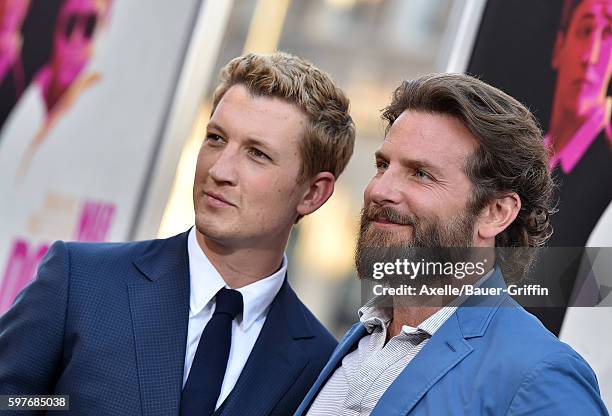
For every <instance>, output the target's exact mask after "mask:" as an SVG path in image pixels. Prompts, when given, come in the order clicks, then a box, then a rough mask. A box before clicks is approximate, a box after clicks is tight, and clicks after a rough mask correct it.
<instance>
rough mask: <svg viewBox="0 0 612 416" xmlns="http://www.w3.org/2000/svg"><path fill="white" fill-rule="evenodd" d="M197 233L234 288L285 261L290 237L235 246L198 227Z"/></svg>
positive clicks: (212, 259) (213, 260)
mask: <svg viewBox="0 0 612 416" xmlns="http://www.w3.org/2000/svg"><path fill="white" fill-rule="evenodd" d="M195 233H196V240H197V242H198V246H199V247H200V248H201V249H202V251H203V252H204V254H205V255H206V257H207V258H208V260H209V261H210V262H211V264H212V265H213V266H214V267H215V269H216V270H217V271H218V272H219V274H220V275H221V277H223V280H225V283H227V285H228V286H229V287H231V288H233V289H239V288H241V287H244V286H247V285H250V284H251V283H255V282H257V281H259V280H261V279H263V278H265V277H268V276H270V275H272V274H273V273H274V272H276V271H277V270H278V269H279V267H280V266H281V264H282V261H283V252H284V248H285V246H286V241H285V243H284V244H279V245H278V246H276V247H241V248H235V247H228V246H224V245H222V244H219V243H217V242H215V241H213V240H211V239H209V238H206V237H205V236H204V235H203V234H201V233H200V232H199V231H197V230H195ZM287 237H288V236H287Z"/></svg>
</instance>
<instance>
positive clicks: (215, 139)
mask: <svg viewBox="0 0 612 416" xmlns="http://www.w3.org/2000/svg"><path fill="white" fill-rule="evenodd" d="M204 141H206V142H208V143H210V144H221V143H223V142H224V141H225V140H224V139H223V137H221V136H219V135H217V134H207V135H206V138H205V139H204Z"/></svg>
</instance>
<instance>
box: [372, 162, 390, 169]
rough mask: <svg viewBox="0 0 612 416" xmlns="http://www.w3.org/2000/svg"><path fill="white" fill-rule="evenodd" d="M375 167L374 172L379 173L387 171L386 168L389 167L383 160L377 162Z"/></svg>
mask: <svg viewBox="0 0 612 416" xmlns="http://www.w3.org/2000/svg"><path fill="white" fill-rule="evenodd" d="M375 165H376V170H377V171H380V172H382V171H385V170H387V168H388V167H389V164H388V163H387V162H385V161H384V160H377V161H376V162H375Z"/></svg>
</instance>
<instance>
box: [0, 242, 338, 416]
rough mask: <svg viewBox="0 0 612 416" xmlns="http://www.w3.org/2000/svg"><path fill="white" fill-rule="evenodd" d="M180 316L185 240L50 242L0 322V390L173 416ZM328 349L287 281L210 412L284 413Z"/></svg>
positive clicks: (182, 344) (73, 410) (103, 411)
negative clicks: (227, 389) (239, 368)
mask: <svg viewBox="0 0 612 416" xmlns="http://www.w3.org/2000/svg"><path fill="white" fill-rule="evenodd" d="M188 317H189V258H188V254H187V233H183V234H179V235H177V236H175V237H171V238H169V239H165V240H150V241H142V242H130V243H100V244H98V243H95V244H91V243H64V242H57V243H55V244H53V245H52V246H51V248H50V249H49V252H48V254H47V255H46V257H45V259H44V260H43V261H42V263H41V266H40V267H39V270H38V275H37V277H36V279H35V280H34V281H33V282H32V283H31V284H30V285H29V286H28V287H27V288H25V289H24V290H23V292H22V293H21V294H20V295H19V296H18V298H17V299H16V301H15V304H14V305H13V307H12V308H11V309H9V310H8V311H7V312H6V314H5V315H4V316H2V317H0V394H67V395H69V396H70V412H61V414H75V415H104V416H109V415H121V416H125V415H147V416H152V415H164V416H168V415H178V414H179V406H180V396H181V389H182V381H183V365H184V360H185V348H186V342H187V325H188ZM336 345H337V342H336V340H335V339H334V338H333V337H332V336H331V334H330V333H329V332H328V331H327V330H326V329H325V328H324V327H323V326H322V325H321V324H320V323H319V321H318V320H317V319H316V318H315V317H314V316H313V315H312V314H311V313H310V311H309V310H308V309H307V308H306V307H305V306H304V305H303V304H302V302H301V301H300V300H299V299H298V298H297V296H296V294H295V293H294V291H293V290H292V289H291V287H290V285H289V283H288V282H287V281H286V278H285V282H284V283H283V286H282V287H281V289H280V291H279V293H278V294H277V296H276V297H275V298H274V300H273V302H272V304H271V306H270V310H269V312H268V315H267V318H266V322H265V324H264V326H263V328H262V330H261V333H260V334H259V337H258V338H257V341H256V343H255V346H254V347H253V350H252V352H251V354H250V356H249V358H248V360H247V362H246V364H245V366H244V369H243V370H242V373H241V375H240V377H239V379H238V381H237V383H236V385H235V387H234V389H233V390H232V392H231V393H230V395H229V396H228V397H227V399H226V400H225V401H224V403H223V405H222V407H221V408H220V409H219V410H218V411H217V412H216V414H219V415H279V416H280V415H290V414H292V413H293V412H294V411H295V409H296V408H297V406H298V405H299V403H300V402H301V400H302V399H303V397H304V396H305V394H306V393H307V392H308V389H309V388H310V386H311V385H312V384H313V383H314V381H315V380H316V377H317V375H318V374H319V372H320V371H321V369H322V368H323V366H324V365H325V363H326V362H327V360H328V358H329V356H330V354H331V352H332V351H333V349H334V347H335V346H336ZM3 414H5V413H3ZM6 414H9V413H6ZM14 414H15V415H24V414H27V412H22V411H19V412H15V413H14ZM32 414H34V413H32Z"/></svg>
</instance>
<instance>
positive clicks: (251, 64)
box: [212, 52, 355, 181]
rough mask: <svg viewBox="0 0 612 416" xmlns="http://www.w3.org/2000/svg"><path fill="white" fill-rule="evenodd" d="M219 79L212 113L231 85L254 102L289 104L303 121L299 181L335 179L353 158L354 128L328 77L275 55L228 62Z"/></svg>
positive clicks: (346, 106)
mask: <svg viewBox="0 0 612 416" xmlns="http://www.w3.org/2000/svg"><path fill="white" fill-rule="evenodd" d="M219 78H220V81H221V82H220V84H219V86H217V89H216V90H215V92H214V95H213V109H212V112H213V113H214V112H215V109H216V107H217V105H218V104H219V101H221V98H223V95H224V94H225V93H226V92H227V91H228V90H229V89H230V88H231V87H232V86H233V85H236V84H240V85H243V86H245V87H246V88H247V89H248V90H249V92H250V93H251V94H253V95H255V96H264V97H276V98H280V99H282V100H285V101H286V102H288V103H290V104H294V105H296V106H297V107H298V108H299V109H301V110H302V111H303V112H304V113H305V114H306V116H307V117H308V121H309V123H308V125H307V126H306V128H305V131H304V138H303V140H302V141H301V142H300V152H301V156H302V167H301V169H300V175H299V180H300V181H302V180H306V179H308V178H311V177H313V176H314V175H316V174H317V173H319V172H331V173H332V174H333V175H334V177H336V178H337V177H338V176H340V174H341V173H342V171H343V170H344V168H345V167H346V165H347V164H348V161H349V159H350V158H351V155H352V154H353V145H354V143H355V126H354V124H353V120H352V118H351V116H350V114H349V100H348V98H347V97H346V96H345V95H344V93H343V92H342V90H340V88H338V87H337V86H336V85H335V84H334V83H333V81H332V80H331V78H330V77H329V76H328V75H326V74H325V73H323V72H322V71H320V70H319V69H318V68H316V67H315V66H314V65H312V64H311V63H310V62H307V61H305V60H303V59H301V58H299V57H297V56H293V55H289V54H287V53H283V52H276V53H274V54H271V55H260V54H253V53H250V54H247V55H243V56H239V57H237V58H234V59H232V60H231V61H230V62H229V63H228V64H227V65H226V66H225V67H224V68H223V69H222V70H221V73H220V76H219Z"/></svg>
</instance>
